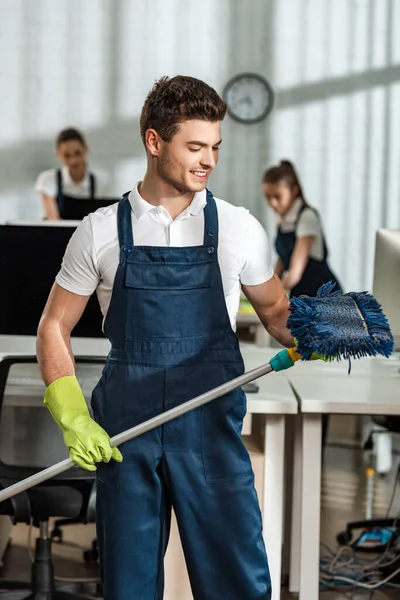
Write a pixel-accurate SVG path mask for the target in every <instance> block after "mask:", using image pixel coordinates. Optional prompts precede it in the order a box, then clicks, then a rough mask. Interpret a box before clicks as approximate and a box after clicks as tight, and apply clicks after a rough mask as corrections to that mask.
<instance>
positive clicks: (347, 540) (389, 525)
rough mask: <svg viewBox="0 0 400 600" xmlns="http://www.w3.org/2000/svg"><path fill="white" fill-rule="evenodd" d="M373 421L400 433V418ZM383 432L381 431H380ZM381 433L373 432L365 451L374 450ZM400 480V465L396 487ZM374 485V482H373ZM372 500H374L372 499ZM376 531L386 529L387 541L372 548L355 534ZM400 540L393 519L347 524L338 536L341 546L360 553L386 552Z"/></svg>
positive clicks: (399, 523) (399, 527) (398, 524)
mask: <svg viewBox="0 0 400 600" xmlns="http://www.w3.org/2000/svg"><path fill="white" fill-rule="evenodd" d="M372 420H373V421H374V423H376V424H377V425H379V426H380V427H383V428H384V429H386V430H387V431H389V432H391V433H400V416H372ZM380 431H381V430H380ZM380 431H371V433H370V435H369V437H368V439H367V441H366V443H365V444H364V449H366V450H367V449H372V447H373V441H372V436H373V435H375V434H379V433H380ZM373 475H374V472H373V471H372V476H373ZM399 480H400V465H399V468H398V471H397V475H396V482H395V485H397V484H398V483H399ZM371 483H372V482H371ZM371 500H372V498H371ZM369 508H370V510H369V512H371V510H372V506H371V507H369ZM367 510H368V502H367ZM374 529H383V530H385V529H386V534H387V535H386V536H385V537H387V540H386V539H385V540H383V541H382V543H379V540H377V543H376V544H375V543H374V544H371V545H370V546H368V545H365V546H362V545H360V544H359V542H360V540H361V539H362V533H361V535H355V532H357V530H358V531H359V532H360V531H361V532H364V533H365V532H368V530H370V531H371V530H374ZM397 539H400V520H397V521H396V520H395V519H393V518H391V519H390V518H386V519H365V520H363V521H354V522H352V523H347V527H346V530H345V531H342V532H341V533H339V534H338V535H337V541H338V543H339V544H341V545H342V546H346V545H350V546H352V547H353V548H354V549H356V550H358V551H360V552H374V553H375V552H382V551H384V550H385V548H386V547H387V545H388V544H389V543H390V544H392V543H393V541H394V540H397Z"/></svg>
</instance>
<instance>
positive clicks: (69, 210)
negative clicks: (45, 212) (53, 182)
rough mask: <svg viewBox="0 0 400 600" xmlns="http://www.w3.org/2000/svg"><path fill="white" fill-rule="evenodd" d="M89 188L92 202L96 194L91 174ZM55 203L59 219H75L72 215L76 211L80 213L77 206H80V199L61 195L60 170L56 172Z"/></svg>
mask: <svg viewBox="0 0 400 600" xmlns="http://www.w3.org/2000/svg"><path fill="white" fill-rule="evenodd" d="M89 188H90V189H89V192H90V193H89V199H90V200H94V198H95V194H96V180H95V177H94V175H93V173H90V174H89ZM56 202H57V206H58V212H59V214H60V218H61V219H71V218H77V217H75V215H74V214H73V213H76V212H77V210H78V213H81V212H82V209H81V208H80V207H79V205H80V204H82V199H81V198H76V197H73V196H66V195H65V194H64V193H63V186H62V173H61V169H58V170H57V195H56ZM79 218H83V216H80V217H79Z"/></svg>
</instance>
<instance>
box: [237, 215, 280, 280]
mask: <svg viewBox="0 0 400 600" xmlns="http://www.w3.org/2000/svg"><path fill="white" fill-rule="evenodd" d="M246 221H247V223H246V225H247V227H246V230H245V236H244V239H243V254H244V262H243V268H242V271H241V273H240V281H241V283H242V284H243V285H259V284H261V283H265V282H266V281H269V279H271V278H272V276H273V274H274V269H273V266H272V259H271V246H270V243H269V239H268V236H267V232H266V231H265V229H264V228H263V226H262V225H261V223H260V222H259V221H257V219H256V218H255V217H253V216H252V215H251V214H250V213H249V212H247V211H246Z"/></svg>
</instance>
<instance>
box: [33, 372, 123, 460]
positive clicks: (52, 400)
mask: <svg viewBox="0 0 400 600" xmlns="http://www.w3.org/2000/svg"><path fill="white" fill-rule="evenodd" d="M44 403H45V404H46V405H47V407H48V409H49V411H50V413H51V415H52V417H53V419H54V420H55V422H56V423H57V425H58V426H59V428H60V429H61V431H62V433H63V436H64V443H65V445H66V446H67V448H68V450H69V455H70V458H71V459H72V460H73V461H74V463H76V464H77V465H78V466H79V467H82V469H87V470H88V471H95V470H96V466H95V463H96V462H109V461H110V460H111V459H112V458H113V459H114V460H116V461H117V462H121V461H122V454H121V452H120V451H119V450H118V448H111V446H110V437H109V435H108V434H107V433H106V432H105V431H104V429H103V428H102V427H100V425H98V424H97V423H96V421H94V420H93V419H92V418H91V416H90V414H89V409H88V407H87V404H86V400H85V397H84V395H83V393H82V390H81V388H80V385H79V383H78V380H77V378H76V377H74V376H66V377H61V378H60V379H56V381H53V383H51V384H50V385H49V387H48V388H47V390H46V393H45V396H44Z"/></svg>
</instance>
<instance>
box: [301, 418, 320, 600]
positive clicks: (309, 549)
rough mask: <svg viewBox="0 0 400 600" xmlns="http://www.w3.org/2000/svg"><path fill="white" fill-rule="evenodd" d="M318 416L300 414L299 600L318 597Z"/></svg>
mask: <svg viewBox="0 0 400 600" xmlns="http://www.w3.org/2000/svg"><path fill="white" fill-rule="evenodd" d="M321 435H322V423H321V415H318V414H315V415H314V414H303V432H302V447H303V456H302V459H303V460H302V481H301V521H300V595H299V600H318V598H319V556H320V552H319V544H320V522H321Z"/></svg>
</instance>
